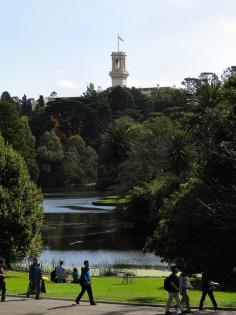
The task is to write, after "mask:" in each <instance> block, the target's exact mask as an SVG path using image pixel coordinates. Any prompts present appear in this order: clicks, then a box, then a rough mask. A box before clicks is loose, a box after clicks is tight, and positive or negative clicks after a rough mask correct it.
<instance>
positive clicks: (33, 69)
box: [0, 0, 236, 98]
mask: <svg viewBox="0 0 236 315" xmlns="http://www.w3.org/2000/svg"><path fill="white" fill-rule="evenodd" d="M0 8H1V17H0V93H2V92H3V91H8V92H9V93H10V94H11V96H18V97H20V98H21V97H22V96H23V95H24V94H26V95H27V97H28V98H30V97H33V98H38V97H39V95H44V96H49V95H50V94H51V92H52V91H56V92H57V94H58V96H61V97H63V96H78V95H81V94H82V93H83V92H85V91H86V87H87V86H88V84H89V83H90V82H92V83H93V84H94V86H95V88H96V89H97V88H98V87H100V88H102V89H106V88H107V87H109V86H111V79H110V77H109V72H110V71H111V52H112V51H117V35H118V34H119V35H120V37H122V38H123V39H124V42H122V43H120V50H122V51H125V52H126V54H127V57H126V68H127V70H128V72H129V74H130V75H129V77H128V80H127V85H128V86H129V87H131V86H135V87H154V86H157V84H159V85H160V86H174V85H175V86H178V87H179V86H181V82H182V81H183V79H184V78H186V77H197V76H198V75H199V74H200V73H201V72H215V73H216V74H217V75H219V76H220V75H221V74H222V72H223V70H224V69H226V68H227V67H228V66H232V65H236V0H0Z"/></svg>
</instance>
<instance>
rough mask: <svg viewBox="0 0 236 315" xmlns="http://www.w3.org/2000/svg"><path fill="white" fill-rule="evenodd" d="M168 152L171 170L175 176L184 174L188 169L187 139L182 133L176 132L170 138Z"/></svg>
mask: <svg viewBox="0 0 236 315" xmlns="http://www.w3.org/2000/svg"><path fill="white" fill-rule="evenodd" d="M169 152H170V153H169V157H170V160H171V168H172V171H173V173H174V174H175V175H177V176H179V175H180V174H181V173H182V172H185V171H187V170H188V169H189V153H188V149H187V137H186V134H185V132H184V131H182V130H177V131H175V132H174V134H173V135H172V136H171V144H170V150H169Z"/></svg>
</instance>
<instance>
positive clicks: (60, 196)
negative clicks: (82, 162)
mask: <svg viewBox="0 0 236 315" xmlns="http://www.w3.org/2000/svg"><path fill="white" fill-rule="evenodd" d="M98 199H99V196H98V195H97V194H96V193H94V192H93V193H92V192H90V193H73V192H70V193H45V194H44V203H43V207H44V211H45V224H44V227H43V232H42V235H43V240H44V244H45V249H44V251H43V253H42V255H41V257H40V260H41V262H42V263H49V264H50V263H52V262H54V263H57V262H58V261H59V260H60V259H62V260H63V261H64V262H65V264H66V265H70V266H78V265H82V264H83V261H84V260H85V259H88V260H90V261H91V263H92V265H93V266H102V265H105V264H107V265H118V264H119V265H121V264H123V265H127V266H136V267H152V268H153V267H159V266H163V264H162V263H161V262H160V259H159V258H158V257H156V256H155V255H153V254H149V253H148V254H143V253H142V245H143V244H142V242H141V238H140V236H139V235H138V234H137V235H134V232H133V231H132V230H125V229H121V228H120V226H119V224H118V222H116V220H115V218H114V215H113V211H112V210H113V207H108V206H93V205H92V202H93V201H96V200H98Z"/></svg>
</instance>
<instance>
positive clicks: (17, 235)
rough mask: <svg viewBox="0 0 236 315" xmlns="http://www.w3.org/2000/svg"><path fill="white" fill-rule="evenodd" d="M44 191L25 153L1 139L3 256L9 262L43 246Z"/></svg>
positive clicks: (0, 251) (0, 250) (0, 231)
mask: <svg viewBox="0 0 236 315" xmlns="http://www.w3.org/2000/svg"><path fill="white" fill-rule="evenodd" d="M42 222H43V209H42V195H41V193H40V191H39V190H38V189H37V188H36V186H35V184H34V183H33V182H31V180H30V178H29V175H28V171H27V168H26V165H25V163H24V160H23V159H22V157H21V156H20V155H19V154H17V153H16V152H15V151H13V149H12V148H10V147H9V146H5V145H4V144H3V140H1V141H0V225H1V229H0V239H1V242H0V256H2V257H4V258H5V259H6V261H7V264H10V263H11V262H14V261H17V260H20V259H23V258H25V257H32V256H35V255H38V254H39V253H40V251H41V249H42V242H41V234H40V233H41V227H42Z"/></svg>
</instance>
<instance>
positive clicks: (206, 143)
mask: <svg viewBox="0 0 236 315" xmlns="http://www.w3.org/2000/svg"><path fill="white" fill-rule="evenodd" d="M232 78H233V77H230V78H229V79H228V80H227V81H226V82H225V83H224V85H223V87H222V95H224V98H223V99H222V101H221V102H220V103H219V104H215V107H213V108H210V107H209V106H207V108H206V109H205V110H204V111H203V112H202V113H201V115H199V116H198V117H197V118H198V119H197V123H195V124H194V126H193V128H192V131H191V135H192V138H191V139H192V141H193V142H194V143H195V148H196V153H197V154H196V160H195V164H196V165H197V167H196V169H195V170H194V169H193V170H192V173H194V176H193V177H192V178H191V179H190V180H188V181H186V183H185V184H182V185H181V188H180V190H178V191H177V192H175V193H173V195H172V196H170V197H169V198H168V199H167V200H166V202H165V204H164V206H163V209H162V211H161V212H160V220H159V224H158V227H157V229H156V231H155V233H154V235H153V238H152V239H149V240H148V244H147V247H150V248H152V249H154V250H155V251H156V254H158V255H160V256H161V257H163V259H165V260H166V261H169V262H173V263H176V264H178V265H179V266H180V267H181V268H182V269H187V270H188V271H189V272H201V271H202V270H204V269H205V268H206V266H207V267H209V268H210V269H211V270H212V271H213V272H215V274H216V276H217V277H218V279H219V280H220V281H222V282H230V281H231V282H232V281H234V278H233V275H232V274H233V268H235V266H236V255H235V252H236V248H235V239H236V214H235V204H236V193H235V182H236V167H235V161H236V138H235V135H236V119H235V115H234V106H235V99H234V98H232V95H233V93H229V94H227V90H229V91H230V92H232V91H233V90H234V89H235V87H236V86H235V87H234V84H232V80H233V79H232ZM233 81H234V80H233ZM220 92H221V91H220ZM220 92H219V93H220ZM199 253H201V254H200V255H199ZM222 271H224V272H222Z"/></svg>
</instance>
